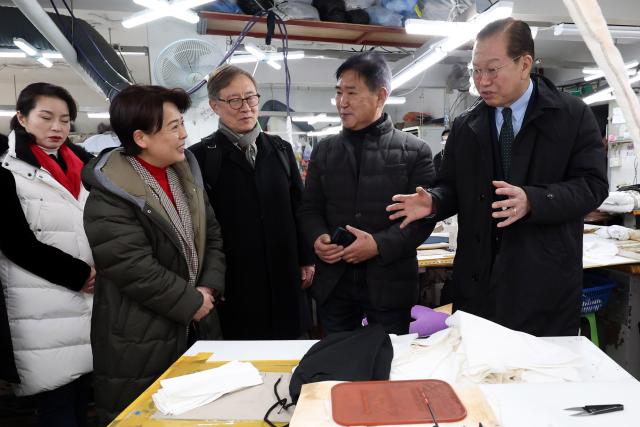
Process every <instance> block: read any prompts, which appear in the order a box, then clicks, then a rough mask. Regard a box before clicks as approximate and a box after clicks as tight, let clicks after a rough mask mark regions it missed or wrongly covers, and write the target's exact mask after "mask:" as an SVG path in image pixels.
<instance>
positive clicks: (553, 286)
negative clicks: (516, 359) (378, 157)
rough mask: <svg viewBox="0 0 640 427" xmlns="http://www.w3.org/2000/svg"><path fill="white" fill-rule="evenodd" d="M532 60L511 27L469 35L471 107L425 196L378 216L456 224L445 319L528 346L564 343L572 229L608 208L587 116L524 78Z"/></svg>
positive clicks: (574, 258) (576, 316) (578, 245)
mask: <svg viewBox="0 0 640 427" xmlns="http://www.w3.org/2000/svg"><path fill="white" fill-rule="evenodd" d="M534 57H535V56H534V46H533V39H532V37H531V30H530V29H529V27H528V25H527V24H525V23H524V22H522V21H517V20H514V19H511V18H508V19H504V20H500V21H496V22H494V23H491V24H489V25H488V26H487V27H485V28H484V29H483V30H482V31H481V32H480V33H479V34H478V36H477V38H476V42H475V46H474V49H473V71H472V74H473V78H474V82H475V85H476V87H477V89H478V91H479V92H480V96H481V97H482V100H481V101H480V102H478V103H477V104H476V105H475V106H474V107H472V108H471V109H470V110H469V111H467V112H465V113H464V114H462V115H461V116H460V117H458V118H456V120H455V121H454V123H453V127H452V128H451V134H450V135H449V138H448V140H447V145H446V146H445V154H444V157H443V160H442V167H441V169H440V173H439V175H438V182H437V184H436V186H435V187H433V188H430V189H428V190H424V189H422V188H420V189H418V192H417V193H416V194H412V195H396V196H394V198H393V200H394V201H396V202H398V203H396V204H394V205H391V206H389V207H388V210H390V211H396V212H395V213H394V214H392V215H391V217H390V218H393V219H397V218H400V217H405V220H404V222H403V225H406V224H409V223H410V222H411V221H414V220H416V219H418V218H423V217H427V216H429V217H430V218H433V219H441V218H446V217H448V216H451V215H454V214H456V213H457V214H458V222H459V227H460V229H459V232H458V251H457V254H456V258H455V261H454V271H453V289H452V292H451V294H452V297H453V301H454V308H455V309H461V310H464V311H467V312H471V313H474V314H477V315H480V316H483V317H485V318H488V319H490V320H493V321H496V322H498V323H500V324H502V325H504V326H507V327H509V328H512V329H516V330H521V331H525V332H528V333H531V334H533V335H537V336H553V335H575V334H576V333H577V332H578V326H579V322H580V298H581V288H582V229H583V217H584V215H585V214H587V213H588V212H590V211H592V210H593V209H595V208H596V207H597V206H599V205H600V203H602V201H603V200H604V199H605V197H606V196H607V191H608V184H607V174H606V158H605V154H604V150H603V148H602V143H601V142H600V133H599V131H598V124H597V122H596V120H595V118H594V116H593V114H592V112H591V110H590V109H589V107H587V106H586V105H585V104H584V103H583V102H582V101H581V100H580V99H578V98H575V97H573V96H571V95H569V94H565V93H562V92H559V91H558V89H556V87H555V86H554V85H553V84H552V83H551V82H550V81H549V80H547V79H545V78H544V77H541V76H537V75H530V72H531V67H532V64H533V59H534ZM418 222H420V221H418Z"/></svg>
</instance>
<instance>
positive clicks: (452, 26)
mask: <svg viewBox="0 0 640 427" xmlns="http://www.w3.org/2000/svg"><path fill="white" fill-rule="evenodd" d="M404 30H405V31H406V32H407V34H417V35H422V36H434V37H448V36H450V35H451V34H455V33H456V32H458V31H467V32H468V31H473V24H472V23H471V22H464V21H463V22H454V21H435V20H429V19H407V20H406V21H405V23H404Z"/></svg>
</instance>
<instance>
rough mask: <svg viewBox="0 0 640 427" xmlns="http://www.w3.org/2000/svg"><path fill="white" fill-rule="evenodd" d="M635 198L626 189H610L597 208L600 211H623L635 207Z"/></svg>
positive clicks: (629, 210) (628, 210)
mask: <svg viewBox="0 0 640 427" xmlns="http://www.w3.org/2000/svg"><path fill="white" fill-rule="evenodd" d="M635 202H636V198H635V197H634V196H632V195H631V194H629V192H627V191H612V192H610V193H609V197H607V198H606V199H605V200H604V202H602V205H600V207H599V208H598V210H599V211H602V212H611V213H623V212H631V211H632V210H633V209H634V208H635Z"/></svg>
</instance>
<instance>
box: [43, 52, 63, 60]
mask: <svg viewBox="0 0 640 427" xmlns="http://www.w3.org/2000/svg"><path fill="white" fill-rule="evenodd" d="M42 56H44V57H45V58H47V59H63V58H64V57H63V56H62V54H61V53H60V52H43V53H42Z"/></svg>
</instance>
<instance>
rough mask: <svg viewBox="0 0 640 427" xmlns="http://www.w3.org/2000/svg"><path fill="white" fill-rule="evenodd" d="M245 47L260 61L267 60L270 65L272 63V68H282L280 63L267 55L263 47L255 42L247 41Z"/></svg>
mask: <svg viewBox="0 0 640 427" xmlns="http://www.w3.org/2000/svg"><path fill="white" fill-rule="evenodd" d="M244 48H245V50H246V51H247V52H249V53H250V54H251V55H253V56H254V57H255V58H256V59H257V60H258V61H265V62H266V63H267V64H268V65H270V66H271V67H272V68H275V69H276V70H279V69H280V68H282V67H281V66H280V64H278V63H277V62H275V61H273V60H271V59H269V58H268V57H267V53H266V52H264V51H263V50H262V49H260V48H259V47H258V46H256V45H254V44H253V43H245V45H244Z"/></svg>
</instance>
